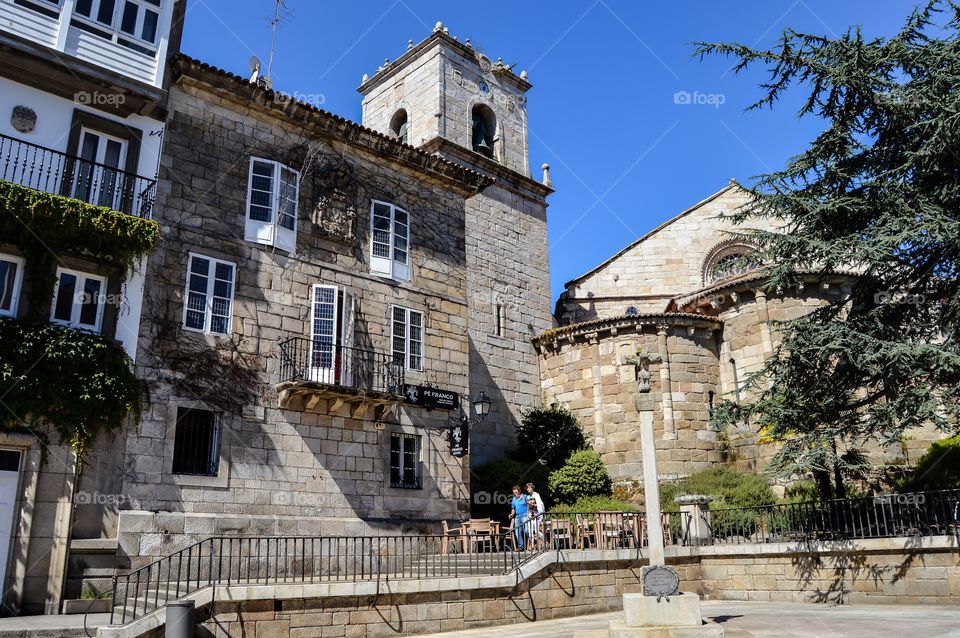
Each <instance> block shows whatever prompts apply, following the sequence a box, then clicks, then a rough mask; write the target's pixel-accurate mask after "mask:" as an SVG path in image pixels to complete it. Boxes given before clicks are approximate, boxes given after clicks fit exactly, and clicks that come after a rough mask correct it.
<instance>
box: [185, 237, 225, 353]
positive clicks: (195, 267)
mask: <svg viewBox="0 0 960 638" xmlns="http://www.w3.org/2000/svg"><path fill="white" fill-rule="evenodd" d="M235 278H236V266H235V265H234V264H232V263H230V262H228V261H221V260H219V259H213V258H212V257H204V256H203V255H196V254H194V253H190V261H189V263H188V264H187V289H186V292H185V293H184V306H183V327H184V328H186V329H187V330H195V331H197V332H204V333H207V334H219V335H225V334H230V320H231V317H232V311H233V288H234V281H235Z"/></svg>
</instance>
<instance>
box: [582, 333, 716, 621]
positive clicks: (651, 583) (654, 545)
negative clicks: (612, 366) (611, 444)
mask: <svg viewBox="0 0 960 638" xmlns="http://www.w3.org/2000/svg"><path fill="white" fill-rule="evenodd" d="M662 361H663V357H662V356H661V355H659V354H655V353H650V352H647V350H645V349H644V350H638V351H637V353H636V354H634V355H628V356H627V357H625V358H624V360H623V363H625V364H630V365H633V366H634V367H635V370H636V378H637V395H636V403H637V408H638V411H639V409H640V406H641V404H646V403H648V402H647V401H646V400H645V397H643V394H644V393H647V392H650V369H649V368H650V364H653V363H661V362H662ZM661 378H663V376H662V375H661ZM667 378H669V376H668V377H667ZM662 392H663V393H667V392H669V388H663V390H662ZM639 426H640V444H641V446H642V450H641V454H642V460H643V494H644V502H645V505H646V510H647V512H646V520H647V555H648V556H649V560H650V563H649V565H647V566H646V567H644V568H643V570H642V572H641V574H642V575H641V580H642V582H643V593H642V594H624V595H623V616H624V618H623V620H611V621H610V628H609V629H600V630H587V631H578V632H576V633H574V638H600V637H601V636H602V637H604V638H606V637H608V636H609V637H610V638H654V637H656V638H661V637H662V638H688V637H689V638H707V637H709V638H719V637H722V636H723V627H721V626H720V625H718V624H716V623H704V622H703V618H702V617H701V615H700V597H699V596H698V595H697V594H693V593H681V592H680V578H679V577H678V576H677V572H676V570H674V569H673V568H672V567H669V566H668V565H667V564H666V561H665V560H664V550H663V526H662V523H661V513H660V489H659V484H658V481H657V455H656V438H655V436H654V432H653V420H652V419H640V424H639Z"/></svg>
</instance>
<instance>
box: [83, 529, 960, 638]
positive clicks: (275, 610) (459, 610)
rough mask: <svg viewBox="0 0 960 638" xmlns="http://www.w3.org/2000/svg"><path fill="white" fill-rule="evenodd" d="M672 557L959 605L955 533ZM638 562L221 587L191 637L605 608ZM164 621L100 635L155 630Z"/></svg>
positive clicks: (733, 592) (694, 581)
mask: <svg viewBox="0 0 960 638" xmlns="http://www.w3.org/2000/svg"><path fill="white" fill-rule="evenodd" d="M667 562H668V563H670V564H672V565H673V566H674V567H675V568H676V569H677V570H678V572H679V574H680V578H681V583H682V587H683V590H684V591H690V592H696V593H698V594H700V595H702V596H704V597H705V598H709V599H719V600H754V601H792V602H809V603H813V602H828V603H874V602H876V603H881V602H882V603H923V604H946V605H960V569H958V567H960V551H958V547H957V539H956V537H953V536H939V537H931V538H923V539H903V538H899V539H876V540H866V541H850V542H830V541H827V542H817V543H765V544H745V545H717V546H707V547H670V548H667ZM643 564H646V560H645V559H641V560H639V561H638V560H637V553H636V550H612V551H599V550H586V551H564V552H562V553H561V554H559V555H558V553H557V552H548V553H546V554H543V555H541V556H539V557H537V558H536V559H535V560H532V561H530V562H529V563H527V564H526V565H524V566H523V568H522V569H521V571H520V573H519V574H516V573H514V574H507V575H503V576H481V577H466V578H445V579H424V580H404V581H395V582H381V583H380V585H379V587H378V586H377V583H371V582H362V583H329V584H315V585H310V584H305V585H274V586H266V585H255V586H249V585H248V586H231V587H221V588H217V591H216V592H215V595H211V592H210V591H209V590H206V591H205V592H198V594H197V595H195V597H196V599H197V604H198V607H201V609H200V612H199V614H200V617H199V618H198V620H199V622H200V626H201V628H202V630H201V632H200V633H198V635H201V636H204V635H205V636H217V637H218V638H220V637H227V636H255V637H256V638H268V637H272V636H284V637H289V638H329V637H336V638H379V637H381V636H400V635H413V634H420V633H432V632H440V631H453V630H458V629H469V628H476V627H487V626H497V625H505V624H512V623H522V622H533V621H536V620H546V619H552V618H561V617H566V616H577V615H583V614H593V613H601V612H605V611H613V610H618V609H621V608H622V595H623V594H624V593H629V592H639V591H641V585H640V566H641V565H643ZM162 620H163V619H162V616H161V617H160V618H159V619H150V618H146V619H143V620H142V621H138V623H137V624H136V625H135V626H130V627H126V628H102V629H101V630H100V633H99V635H100V636H104V637H107V636H111V637H114V638H121V637H122V638H133V637H135V636H149V637H150V638H159V637H160V636H162V635H163V627H162ZM158 625H159V626H158Z"/></svg>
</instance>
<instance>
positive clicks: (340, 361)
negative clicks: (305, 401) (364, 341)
mask: <svg viewBox="0 0 960 638" xmlns="http://www.w3.org/2000/svg"><path fill="white" fill-rule="evenodd" d="M403 380H404V375H403V365H401V364H399V363H395V362H394V360H393V357H392V356H391V355H389V354H386V353H383V352H375V351H373V350H364V349H361V348H351V347H347V346H342V345H338V344H334V343H330V342H329V340H324V339H322V338H321V339H310V338H307V337H289V338H287V339H284V340H283V341H281V342H280V383H279V384H278V386H277V389H278V390H279V391H280V392H281V400H280V402H281V405H282V404H284V403H286V399H289V397H290V396H292V395H297V394H301V395H311V396H312V397H317V398H327V399H332V400H333V401H334V402H335V404H336V405H337V407H339V405H341V404H342V403H344V402H348V403H363V404H370V405H395V404H396V403H397V402H398V401H399V400H400V399H401V398H402V394H401V393H402V392H403ZM285 395H286V396H285Z"/></svg>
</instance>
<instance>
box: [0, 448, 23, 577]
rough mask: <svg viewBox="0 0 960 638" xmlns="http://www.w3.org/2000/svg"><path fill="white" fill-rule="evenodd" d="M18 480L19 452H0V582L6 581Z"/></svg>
mask: <svg viewBox="0 0 960 638" xmlns="http://www.w3.org/2000/svg"><path fill="white" fill-rule="evenodd" d="M19 479H20V452H18V451H16V450H0V574H2V578H0V582H5V580H6V568H7V558H8V552H9V549H10V538H11V536H13V521H14V513H15V512H16V507H17V485H18V484H19Z"/></svg>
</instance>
